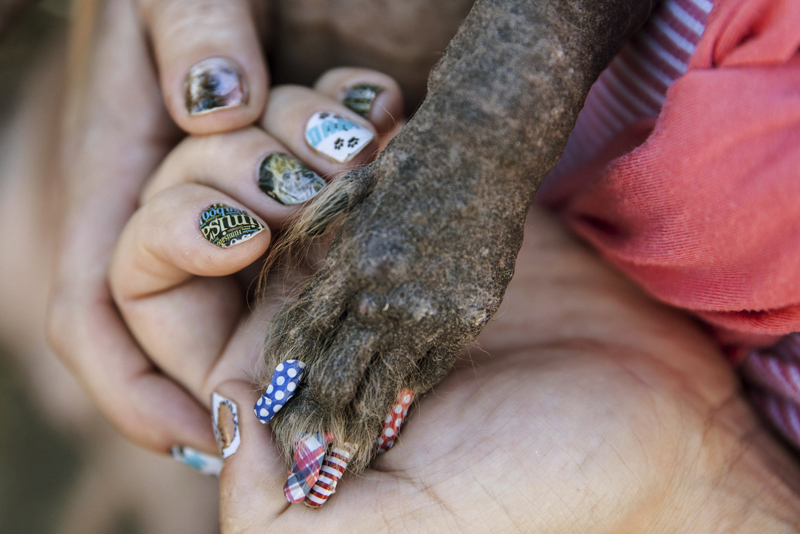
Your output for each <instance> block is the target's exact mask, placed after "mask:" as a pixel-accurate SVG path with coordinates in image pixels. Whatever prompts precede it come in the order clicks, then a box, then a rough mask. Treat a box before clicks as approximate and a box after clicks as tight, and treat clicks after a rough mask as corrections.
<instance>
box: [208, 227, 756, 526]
mask: <svg viewBox="0 0 800 534" xmlns="http://www.w3.org/2000/svg"><path fill="white" fill-rule="evenodd" d="M529 223H533V224H529V226H528V228H527V235H526V241H525V244H524V245H523V249H522V252H521V253H520V257H519V260H518V263H517V273H516V275H515V278H514V280H513V282H512V283H511V285H510V286H509V289H508V292H507V294H506V299H505V301H504V304H503V306H502V307H501V309H500V312H498V314H497V316H496V317H495V319H494V320H493V321H492V322H491V323H490V324H489V325H488V326H487V327H486V329H485V330H484V333H483V334H482V335H481V337H480V339H479V348H475V347H473V348H472V349H471V350H470V351H469V354H465V355H464V357H463V358H462V360H461V362H460V363H459V364H458V365H457V367H456V369H455V370H454V371H453V372H452V373H451V374H450V375H449V376H448V378H447V379H446V380H445V381H444V382H442V384H440V385H439V386H438V387H436V388H435V389H434V391H433V392H432V393H431V394H429V395H427V396H426V397H425V398H423V399H422V400H421V402H420V403H419V405H418V406H417V407H416V408H413V409H412V412H413V413H412V415H411V417H410V418H409V421H408V422H407V424H406V427H405V428H404V429H403V432H402V434H401V437H400V439H399V441H398V444H397V445H396V446H395V448H394V449H392V451H391V452H390V453H388V454H386V455H384V456H382V457H381V458H380V459H379V460H378V461H377V462H375V463H374V466H373V468H372V469H369V470H367V471H366V472H364V473H363V474H362V475H360V476H359V477H358V478H351V479H347V478H346V479H345V480H344V481H343V482H342V483H341V484H340V486H339V492H338V494H337V496H336V497H335V498H333V499H331V501H330V502H329V503H328V504H327V505H326V507H325V508H324V509H323V510H322V511H320V512H313V513H312V512H310V511H307V510H305V509H304V508H303V507H297V506H295V507H291V508H289V509H288V510H286V503H285V501H284V500H283V495H282V493H281V490H280V487H281V485H282V484H283V481H284V478H285V477H284V469H283V468H284V466H283V465H282V463H281V460H280V459H279V458H278V457H277V455H276V454H275V451H274V448H273V447H272V446H255V445H253V446H252V447H247V446H246V445H245V441H246V440H247V438H248V434H250V439H251V440H253V439H254V440H256V441H265V440H268V438H267V437H266V433H265V432H263V430H260V429H259V426H258V425H254V424H253V423H251V422H247V421H246V422H245V423H244V424H243V446H242V449H240V452H239V453H237V455H235V456H234V457H233V458H232V459H231V460H229V462H228V464H227V467H226V469H225V470H224V471H223V477H222V488H223V517H224V522H223V525H225V526H227V527H229V528H230V529H231V530H232V531H235V532H239V531H249V530H247V527H246V525H247V526H253V525H258V528H264V527H266V526H270V527H271V528H280V525H281V524H282V523H283V522H284V521H290V522H292V525H296V524H297V522H298V521H307V522H308V523H309V527H311V524H314V523H319V524H323V523H324V526H325V528H333V530H334V531H336V530H337V528H339V529H343V530H347V531H353V530H357V531H361V530H368V529H370V530H375V529H377V530H382V529H390V530H392V529H396V530H398V531H418V530H419V529H423V530H425V531H443V530H441V529H444V528H448V529H452V528H453V527H455V528H457V529H459V530H468V529H469V530H471V529H478V530H480V531H484V530H492V531H495V530H497V531H505V530H511V529H519V530H522V531H536V532H539V531H547V532H575V531H581V532H594V531H595V529H597V531H606V529H608V528H609V527H614V528H616V529H618V530H614V531H629V529H630V531H632V532H654V531H656V527H655V525H654V522H655V521H656V520H657V519H659V518H660V519H661V520H663V518H664V514H666V515H667V516H668V517H669V521H670V522H669V523H668V524H669V527H668V528H670V529H672V530H669V531H671V532H674V531H675V527H676V525H681V524H686V525H688V524H691V525H693V526H695V527H696V526H697V524H698V523H697V517H695V512H697V510H696V509H695V508H694V507H695V506H696V505H697V504H698V503H699V502H702V501H703V500H704V499H706V498H707V497H708V495H711V494H713V491H715V489H716V486H715V485H716V484H722V482H720V480H721V478H722V477H721V474H722V473H728V474H730V470H729V466H728V464H729V463H730V464H733V463H735V462H734V460H733V458H734V456H735V455H738V454H740V453H741V451H742V443H743V440H744V436H745V435H748V434H751V435H752V434H756V435H761V434H762V433H763V432H762V431H761V430H759V429H758V425H757V423H755V421H754V419H753V417H752V416H751V414H750V412H749V410H748V409H747V407H746V405H745V404H744V402H743V400H742V399H741V397H740V396H739V394H738V392H737V383H736V380H735V377H734V375H733V373H732V372H731V370H730V369H729V367H728V366H727V364H726V363H725V361H724V360H723V358H722V357H721V355H720V354H719V351H718V349H716V348H715V347H714V345H713V344H712V343H711V342H710V341H709V340H708V339H707V338H705V337H704V336H703V335H702V333H701V332H699V331H698V329H696V328H695V327H694V326H693V325H692V324H691V323H690V322H689V321H688V320H687V319H686V318H685V317H683V316H681V315H679V314H676V313H674V312H672V311H670V310H668V309H666V308H664V307H662V306H659V305H657V304H655V303H653V302H652V301H650V300H648V299H647V297H645V296H644V295H642V294H641V293H640V292H639V291H638V290H636V289H635V288H634V287H632V286H631V284H630V283H629V282H628V281H626V280H624V279H622V278H621V277H620V276H619V275H618V274H616V273H614V272H613V271H612V270H611V269H609V268H608V267H607V266H605V265H604V264H603V263H602V262H601V261H600V260H599V259H598V258H596V257H595V256H593V255H592V254H591V253H590V252H589V251H588V250H585V249H584V248H583V247H581V245H579V244H578V243H576V242H575V240H574V238H572V237H571V236H569V235H567V234H566V233H565V232H564V231H563V229H561V228H559V226H558V225H557V224H556V223H554V222H553V221H552V220H550V219H549V217H548V216H546V215H544V214H542V213H539V212H537V211H534V212H533V213H532V216H531V218H530V219H529ZM255 432H257V433H258V435H257V436H254V435H253V434H252V433H255ZM251 445H252V444H251ZM261 445H264V444H263V443H262V444H261ZM720 491H722V490H720ZM748 491H749V490H748ZM753 491H755V490H754V489H753ZM283 512H286V513H283ZM728 521H731V522H733V521H735V519H734V518H733V517H732V515H730V514H729V516H728ZM715 526H718V525H715ZM254 531H257V529H255V530H254Z"/></svg>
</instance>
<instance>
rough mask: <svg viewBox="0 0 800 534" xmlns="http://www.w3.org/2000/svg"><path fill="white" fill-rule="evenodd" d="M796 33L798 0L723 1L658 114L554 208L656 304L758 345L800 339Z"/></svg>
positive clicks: (591, 167) (561, 188)
mask: <svg viewBox="0 0 800 534" xmlns="http://www.w3.org/2000/svg"><path fill="white" fill-rule="evenodd" d="M798 28H800V2H798V1H796V0H717V2H716V3H715V5H714V9H713V11H712V12H711V15H710V18H709V20H708V24H707V27H706V29H705V32H704V34H703V36H702V39H701V40H700V42H699V43H698V46H697V50H696V51H695V53H694V55H693V56H692V58H691V60H690V62H689V69H688V71H687V72H686V74H684V75H683V76H682V77H680V78H679V79H678V80H677V81H676V82H675V83H674V84H673V85H672V86H671V87H670V89H669V90H668V92H667V98H666V101H665V102H664V105H663V108H662V110H661V113H660V115H659V116H658V118H657V119H655V120H653V119H644V120H641V121H639V122H637V123H636V124H634V125H633V126H631V127H630V128H629V129H628V130H627V131H626V132H624V133H623V134H622V135H620V136H619V137H618V138H617V142H616V143H615V145H613V146H610V147H608V148H607V150H606V151H605V152H604V153H602V154H601V155H600V156H599V157H598V158H596V159H595V160H593V161H592V162H590V163H589V164H587V165H584V166H583V167H582V168H581V169H580V170H578V171H576V172H574V173H572V174H571V175H568V176H564V177H561V178H560V179H559V181H558V182H559V183H558V184H557V186H554V187H551V188H550V190H549V191H548V192H547V193H548V194H547V196H548V198H547V199H546V200H545V202H546V203H549V204H551V205H555V206H556V207H557V208H558V209H559V210H560V212H561V213H562V215H563V216H564V218H565V219H566V220H567V221H568V223H569V224H570V225H571V226H572V227H573V228H574V229H575V230H576V231H577V232H579V233H580V234H581V235H582V236H584V237H585V238H586V239H587V240H589V241H590V242H591V243H592V244H594V245H595V246H596V247H597V248H598V249H600V250H601V251H602V253H603V254H604V255H605V256H606V257H607V258H608V259H609V260H610V261H611V262H612V263H614V264H615V265H616V266H618V267H619V268H620V269H621V270H623V271H624V272H625V273H627V274H628V275H629V276H631V277H632V278H634V279H635V280H637V281H638V282H639V283H640V284H642V285H643V286H644V287H645V288H646V289H648V290H649V291H650V292H651V293H652V294H654V295H655V296H656V297H658V298H660V299H661V300H664V301H666V302H668V303H670V304H673V305H675V306H679V307H682V308H686V309H689V310H691V311H693V312H694V313H696V314H697V315H699V316H700V317H702V318H703V319H705V320H707V321H708V322H710V323H711V324H713V325H716V326H718V327H720V330H721V331H724V332H727V333H728V334H730V333H731V332H733V333H738V334H739V335H738V339H740V340H742V339H747V340H750V341H754V340H757V341H758V342H759V343H762V344H763V343H764V342H770V341H775V340H776V339H777V338H778V337H779V336H781V335H784V334H788V333H790V332H796V331H800V276H798V274H799V273H800V55H798V53H797V52H798V46H800V31H798ZM616 156H619V157H616ZM765 336H766V337H765ZM729 337H730V335H729Z"/></svg>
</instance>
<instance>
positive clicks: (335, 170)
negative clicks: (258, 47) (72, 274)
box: [109, 69, 402, 451]
mask: <svg viewBox="0 0 800 534" xmlns="http://www.w3.org/2000/svg"><path fill="white" fill-rule="evenodd" d="M365 82H368V83H370V84H373V85H378V86H380V87H382V88H383V90H382V91H381V92H380V93H379V94H378V95H376V96H375V98H374V101H373V104H372V106H368V105H367V104H368V103H364V104H365V108H369V109H363V111H364V114H366V115H367V116H368V117H369V119H364V118H363V117H360V116H359V115H358V114H356V113H354V112H353V111H351V110H349V109H348V108H346V107H345V106H344V105H343V104H341V103H340V102H339V100H340V99H341V98H342V97H343V96H344V95H345V94H346V93H347V88H349V87H352V86H354V85H358V84H361V83H365ZM401 106H402V95H401V92H400V90H399V87H398V86H397V84H396V83H395V82H394V81H393V80H391V79H390V78H388V77H387V76H384V75H382V74H380V73H376V72H372V71H365V70H363V69H336V70H333V71H330V72H328V73H326V74H325V75H324V76H323V77H322V78H320V80H319V82H318V83H317V84H316V86H315V88H314V89H313V90H312V89H308V88H303V87H298V86H282V87H276V88H273V90H272V91H271V93H270V99H269V103H268V105H267V109H266V112H265V114H264V116H263V118H262V119H261V121H260V125H261V126H262V127H263V128H264V130H261V129H257V128H246V129H243V130H239V131H236V132H232V133H226V134H219V135H211V136H203V137H189V138H187V139H185V140H184V141H183V142H182V143H180V144H179V145H178V147H177V148H175V150H173V151H172V152H171V153H170V155H169V156H168V157H167V158H166V160H165V161H164V162H163V164H162V165H161V166H160V168H159V169H158V170H157V171H156V173H155V174H154V176H153V178H152V180H151V181H150V182H149V183H148V184H147V186H146V188H145V189H144V192H143V193H142V198H141V207H140V208H139V209H138V210H137V211H136V213H135V214H134V215H133V217H132V218H131V219H130V221H129V222H128V224H127V225H126V228H125V229H124V231H123V232H122V235H121V237H120V240H119V243H118V244H117V246H116V249H115V252H114V255H113V258H112V261H111V265H110V270H109V282H110V289H111V293H112V295H113V297H114V301H115V303H116V305H117V307H118V309H119V310H120V313H121V314H122V318H123V319H124V321H125V324H126V326H127V328H128V329H129V330H130V332H131V333H132V335H133V337H134V338H135V339H136V342H137V344H138V346H139V347H141V349H142V350H143V352H144V353H145V354H146V355H147V358H148V360H147V362H148V364H149V365H151V366H153V367H154V368H157V369H159V371H160V373H161V374H159V377H160V378H161V379H162V380H168V381H169V383H170V384H172V385H173V386H174V387H176V388H180V389H181V390H182V391H185V392H186V393H187V394H188V396H189V397H190V398H192V399H193V400H194V402H197V403H199V404H200V405H206V406H207V405H208V403H209V399H210V394H211V392H212V391H213V389H214V387H215V386H216V385H217V384H218V383H220V382H222V381H225V380H230V379H234V378H235V379H242V380H246V379H247V378H248V376H250V374H251V373H252V372H253V370H254V369H255V368H256V366H257V359H258V356H259V354H260V353H261V347H262V345H263V335H264V332H265V331H266V325H267V324H268V322H269V319H270V317H271V315H272V313H274V311H275V309H276V307H277V306H279V305H280V304H281V302H282V300H281V299H272V300H259V301H258V302H257V303H255V304H253V305H252V306H249V304H248V298H247V296H248V291H249V290H252V289H253V288H254V286H255V283H254V282H255V279H256V278H257V276H258V274H259V265H254V266H253V267H254V269H249V270H246V271H244V272H242V271H243V269H245V268H246V267H247V266H249V265H251V264H253V263H254V262H256V260H258V259H259V258H260V257H261V256H262V255H263V254H264V252H265V251H266V249H267V247H268V246H269V244H270V238H271V235H270V234H271V232H270V230H275V229H279V228H281V226H282V225H283V224H284V222H285V221H286V220H287V218H288V217H289V216H290V215H291V214H292V213H294V212H295V211H296V210H297V209H298V206H297V204H299V203H302V202H303V201H304V200H307V199H308V198H311V197H312V196H314V195H315V194H317V193H318V192H319V188H320V187H322V186H323V185H324V183H325V182H324V181H323V180H322V178H320V176H322V177H325V178H326V179H328V180H331V179H334V178H335V177H336V176H338V175H339V174H341V173H343V172H346V171H347V170H349V169H351V168H354V167H357V166H359V165H363V164H364V163H366V162H367V161H369V160H371V159H372V157H374V154H375V151H376V148H377V147H378V141H380V140H381V137H383V136H384V135H383V134H385V133H386V132H387V131H388V130H390V129H392V128H393V127H394V124H395V117H397V116H399V114H400V112H401ZM318 112H327V113H329V114H334V115H338V116H341V117H344V119H346V120H347V121H350V122H351V124H350V126H351V127H352V128H355V125H358V126H360V129H358V131H359V132H360V133H359V134H358V135H359V136H360V137H359V139H361V141H359V144H358V145H357V146H354V147H350V148H347V149H345V148H344V147H343V148H342V150H346V151H348V153H349V156H350V157H349V161H347V162H346V163H341V162H339V161H336V160H335V159H332V158H330V157H328V156H326V155H325V154H324V153H323V152H321V150H323V148H319V147H318V149H316V150H315V149H313V148H312V147H311V146H310V145H309V144H307V142H306V136H305V129H306V124H307V123H308V122H309V119H311V120H314V117H316V116H317V113H318ZM356 129H357V128H356ZM356 129H351V131H350V132H349V133H348V137H353V136H355V135H356V133H355V132H356ZM281 155H295V156H297V158H298V159H299V160H300V162H297V161H294V162H292V161H293V160H291V159H290V158H291V156H281ZM276 158H277V159H276ZM298 164H304V165H307V166H308V167H310V169H305V170H302V168H300V167H299V166H298ZM276 165H277V167H276ZM280 165H288V166H294V170H295V171H297V172H290V171H289V170H286V169H283V170H280V169H278V167H279V166H280ZM268 171H275V172H272V173H270V172H268ZM312 171H315V172H316V173H318V175H314V173H313V172H312ZM287 177H288V178H289V180H288V182H287V180H286V178H287ZM295 179H297V182H294V181H293V180H295ZM220 205H224V206H227V207H229V208H232V209H236V210H242V211H244V212H246V213H247V214H246V215H245V214H243V213H241V212H233V211H230V212H229V213H222V211H220V210H219V209H216V208H215V209H212V210H210V211H209V210H207V208H209V207H210V206H220ZM224 209H225V208H223V210H224ZM218 211H219V215H220V216H222V217H224V216H225V215H227V214H231V215H233V216H235V217H240V218H241V221H244V223H245V224H246V225H248V226H247V228H245V229H244V232H245V233H244V234H242V235H235V236H234V235H233V234H230V235H225V234H223V235H216V234H212V233H209V232H211V231H210V230H209V228H211V226H212V223H213V224H216V223H214V220H217V221H218V219H220V218H222V217H217V212H218ZM201 214H207V215H208V216H209V220H208V223H209V224H205V222H206V219H205V218H204V217H203V216H201ZM254 217H255V218H254ZM212 219H213V220H212ZM204 228H205V230H204ZM202 236H206V239H203V238H202ZM242 237H247V238H248V239H241V238H242ZM232 238H233V239H232ZM234 245H235V246H234ZM250 296H252V293H251V294H250ZM251 304H252V303H251ZM122 393H125V392H122ZM130 402H143V403H149V402H151V399H147V398H141V395H140V394H136V395H135V396H134V397H133V399H132V400H131V401H130ZM154 410H158V407H157V406H156V407H155V408H154ZM159 415H160V416H162V417H168V416H170V415H173V416H174V415H175V409H174V408H173V407H170V406H165V407H162V408H161V412H160V413H159ZM177 415H178V416H181V415H182V414H180V413H179V414H177ZM146 423H147V422H146V421H145V422H142V424H146ZM118 424H120V425H124V424H125V422H124V421H120V422H118ZM205 424H206V426H207V427H209V428H210V426H209V425H208V417H207V416H206V420H205ZM174 445H189V446H191V447H195V445H194V444H191V443H189V444H187V443H183V442H176V441H174V442H172V443H168V446H174ZM215 448H216V447H214V449H215ZM201 450H206V451H207V450H208V448H204V449H201ZM212 450H213V449H212Z"/></svg>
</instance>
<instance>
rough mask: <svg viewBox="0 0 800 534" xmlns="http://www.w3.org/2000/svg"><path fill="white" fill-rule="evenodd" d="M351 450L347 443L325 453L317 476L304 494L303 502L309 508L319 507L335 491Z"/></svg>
mask: <svg viewBox="0 0 800 534" xmlns="http://www.w3.org/2000/svg"><path fill="white" fill-rule="evenodd" d="M353 450H354V449H353V447H352V446H351V445H350V444H349V443H343V444H342V445H341V446H340V447H332V448H331V452H329V453H328V454H326V455H325V461H324V462H322V467H321V468H320V470H319V478H318V479H317V482H316V483H315V484H314V485H313V486H312V487H311V490H310V491H309V492H308V495H306V500H305V501H303V504H305V505H306V506H308V507H309V508H319V507H320V506H322V505H323V504H325V502H326V501H327V500H328V498H329V497H330V496H331V495H333V494H334V493H336V486H337V485H338V484H339V480H341V478H342V476H344V472H345V471H347V464H348V463H349V462H350V457H351V456H352V455H353Z"/></svg>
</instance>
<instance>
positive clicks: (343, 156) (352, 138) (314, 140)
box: [306, 112, 375, 163]
mask: <svg viewBox="0 0 800 534" xmlns="http://www.w3.org/2000/svg"><path fill="white" fill-rule="evenodd" d="M374 137H375V135H374V134H373V133H372V132H371V131H369V130H367V129H366V128H363V127H361V126H359V125H358V124H355V123H353V122H350V121H349V120H347V119H345V118H344V117H340V116H339V115H336V114H334V113H327V112H319V113H315V114H314V115H312V116H311V118H310V119H308V122H307V123H306V142H307V143H308V144H309V146H311V148H313V149H314V150H316V151H317V152H319V153H321V154H324V155H325V156H328V157H329V158H331V159H333V160H335V161H338V162H339V163H345V162H347V161H350V160H351V159H353V157H354V156H355V155H356V154H358V153H359V152H361V150H363V149H364V147H366V146H367V145H368V144H369V143H370V142H371V141H372V139H373V138H374Z"/></svg>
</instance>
